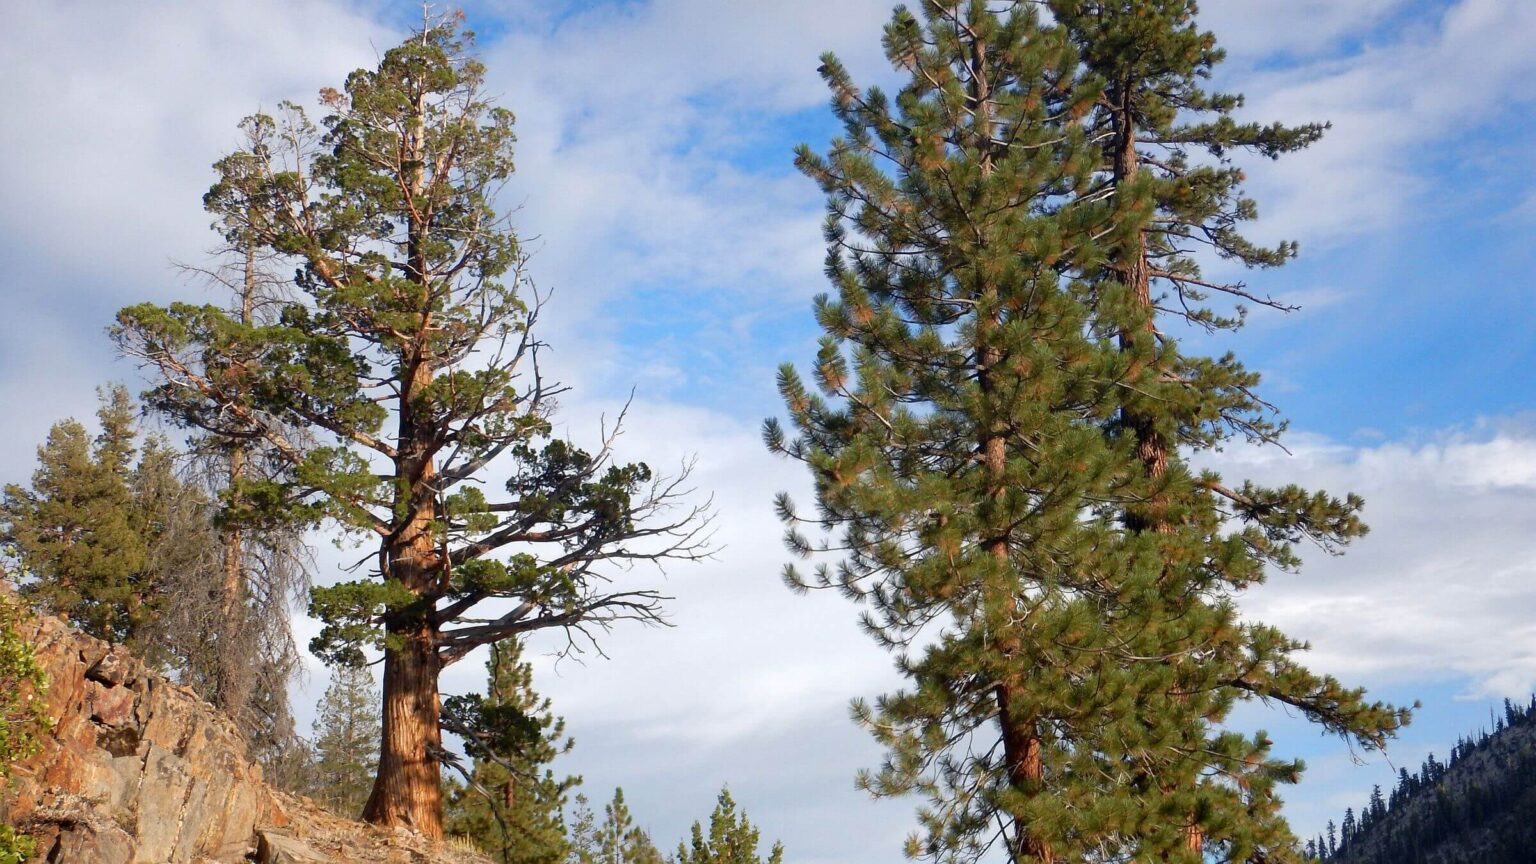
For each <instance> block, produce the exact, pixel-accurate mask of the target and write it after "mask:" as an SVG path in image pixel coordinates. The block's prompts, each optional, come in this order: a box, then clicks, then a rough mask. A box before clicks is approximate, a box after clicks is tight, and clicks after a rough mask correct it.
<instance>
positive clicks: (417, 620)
mask: <svg viewBox="0 0 1536 864" xmlns="http://www.w3.org/2000/svg"><path fill="white" fill-rule="evenodd" d="M423 38H424V39H425V34H424V35H423ZM418 86H419V87H420V89H418V90H417V91H416V93H415V94H414V100H413V101H414V103H415V104H414V112H413V114H412V115H411V118H410V122H409V125H408V128H407V130H406V135H405V140H404V141H403V142H402V143H403V146H402V158H401V162H400V166H399V169H400V172H401V176H403V177H404V178H406V185H407V190H408V193H409V194H408V196H407V199H408V200H407V201H406V202H405V206H406V209H407V211H408V212H409V214H410V215H409V217H408V219H407V226H406V257H407V259H408V260H409V262H410V268H409V272H407V278H408V280H409V281H410V282H411V283H414V286H415V288H416V290H418V291H419V292H420V294H419V295H418V296H416V297H414V298H413V299H414V300H416V302H418V303H420V304H421V305H420V315H421V321H420V322H419V325H418V327H417V330H416V334H415V340H414V344H413V345H411V346H409V347H408V348H407V349H406V350H405V352H404V354H403V356H402V357H401V360H402V369H401V378H400V383H401V384H402V385H403V386H402V388H401V393H400V416H399V425H398V429H399V433H398V437H397V443H396V451H397V454H398V455H397V456H396V458H395V476H396V477H398V478H399V479H400V480H401V481H402V485H401V486H400V487H399V489H398V491H397V495H398V496H399V498H397V502H396V503H397V505H398V506H397V508H396V512H402V511H403V512H404V514H405V516H404V518H403V520H402V521H401V522H400V523H397V524H398V526H399V527H398V528H397V530H396V531H395V532H394V533H393V535H392V536H391V538H390V539H388V540H386V541H385V547H384V553H385V559H386V567H387V572H386V573H385V574H384V575H385V576H386V577H387V578H390V579H394V580H397V581H398V582H399V583H400V584H401V585H403V586H404V587H405V588H406V589H407V590H409V591H410V592H411V593H412V594H414V595H415V596H416V597H418V598H421V602H420V603H418V604H416V608H414V609H412V610H410V611H408V612H407V611H402V612H400V613H399V614H398V615H396V616H392V619H391V620H390V621H389V623H388V624H387V625H386V629H387V631H388V634H389V636H390V637H391V638H390V642H391V643H392V644H389V645H386V646H385V650H384V711H383V715H384V716H383V720H384V726H383V733H382V740H381V742H380V747H379V771H378V776H377V777H376V778H375V780H374V784H373V792H372V793H371V794H370V795H369V796H368V806H367V807H365V808H363V819H364V820H366V821H368V822H372V823H374V824H375V825H391V826H393V825H405V826H408V827H410V828H412V829H414V830H416V831H418V832H420V833H422V834H425V835H427V836H428V837H434V838H440V837H442V836H443V784H442V769H441V768H440V767H439V760H438V757H439V754H440V753H441V752H442V746H443V733H442V727H441V725H440V718H441V715H442V703H441V701H440V700H439V698H438V691H437V683H438V682H437V679H438V673H439V672H441V671H442V659H441V657H440V655H439V654H438V638H439V634H438V630H437V625H436V624H435V623H434V622H433V621H432V617H431V616H432V614H433V612H434V608H433V607H434V605H435V604H434V603H433V602H431V598H433V597H435V596H436V594H435V593H434V592H435V591H436V590H437V588H438V582H439V580H440V579H442V578H444V577H445V576H446V574H445V573H444V572H443V568H444V566H445V562H444V560H443V557H442V556H441V555H440V554H439V550H438V549H437V548H436V547H435V540H434V532H433V525H434V522H435V520H436V518H437V485H436V484H437V471H436V467H435V465H434V462H433V453H434V452H435V445H437V444H440V443H441V442H440V441H437V440H436V439H435V436H436V435H437V434H439V433H438V432H437V431H436V430H434V428H433V425H432V421H431V418H429V417H427V418H421V419H420V421H418V418H417V416H416V414H417V404H418V400H419V399H421V398H422V394H423V393H424V392H425V391H426V389H427V388H428V387H430V386H431V384H432V380H433V376H434V373H435V369H434V366H433V362H434V359H435V358H434V357H433V355H432V353H431V347H430V344H429V341H428V340H429V335H428V334H429V333H430V332H431V330H432V326H433V322H432V317H433V316H432V297H431V295H432V287H433V286H432V278H433V277H432V273H431V271H430V267H429V261H428V258H427V252H426V249H427V246H428V241H429V240H430V238H429V236H428V234H429V233H430V230H431V229H430V222H431V220H430V218H426V217H423V216H422V215H421V214H422V213H423V212H424V208H423V207H421V206H419V205H420V204H421V202H422V199H423V195H424V190H425V188H426V187H425V182H426V173H425V170H426V169H425V164H426V161H425V160H426V155H425V153H426V150H425V148H426V133H425V129H426V112H427V108H426V90H425V87H424V85H418Z"/></svg>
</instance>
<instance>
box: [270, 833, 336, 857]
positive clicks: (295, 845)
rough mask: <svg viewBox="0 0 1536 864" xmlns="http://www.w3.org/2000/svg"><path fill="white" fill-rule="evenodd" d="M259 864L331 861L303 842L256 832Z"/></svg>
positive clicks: (280, 835) (292, 838)
mask: <svg viewBox="0 0 1536 864" xmlns="http://www.w3.org/2000/svg"><path fill="white" fill-rule="evenodd" d="M256 838H257V840H256V860H257V861H258V862H259V864H326V862H328V861H330V860H331V859H330V858H328V857H327V856H325V855H321V854H320V853H319V852H316V851H315V850H313V849H311V848H309V845H308V844H306V843H305V842H304V841H303V840H300V839H299V838H297V837H289V836H288V835H286V834H278V833H276V832H274V831H258V832H256Z"/></svg>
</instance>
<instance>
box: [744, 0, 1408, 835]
mask: <svg viewBox="0 0 1536 864" xmlns="http://www.w3.org/2000/svg"><path fill="white" fill-rule="evenodd" d="M1129 6H1132V7H1134V6H1135V4H1129ZM1129 14H1134V10H1132V12H1131V13H1129ZM1058 20H1060V19H1058ZM1076 36H1077V33H1076V32H1075V31H1074V30H1072V29H1071V28H1070V27H1068V26H1063V25H1061V24H1051V25H1046V24H1042V23H1041V22H1040V20H1039V19H1038V18H1037V17H1036V14H1035V7H1034V6H1032V5H1031V4H1008V7H1007V9H1005V10H1003V11H995V10H993V9H992V8H990V7H989V6H988V4H986V3H985V2H981V0H970V2H927V3H925V4H924V5H923V15H922V16H921V18H920V17H918V16H915V15H913V14H911V13H909V12H906V11H905V10H898V12H897V13H896V15H895V16H894V18H893V19H892V22H891V23H890V24H889V25H888V26H887V28H886V34H885V48H886V53H887V56H888V57H889V58H890V60H891V61H892V63H893V65H895V66H896V67H897V68H898V69H899V70H901V71H903V72H905V73H907V74H908V76H909V78H908V80H907V82H906V83H905V84H904V86H903V87H902V90H901V92H900V93H899V94H897V95H896V97H895V98H894V99H890V98H888V97H886V96H885V95H884V94H883V93H881V92H879V91H878V90H871V91H869V92H868V93H863V92H861V91H860V90H859V89H857V88H856V87H855V86H854V85H853V84H852V83H851V81H850V80H849V79H848V77H847V75H846V73H845V72H844V71H843V70H842V68H841V67H840V66H839V65H838V64H837V62H836V60H835V59H834V58H830V57H829V58H827V59H826V61H825V63H824V65H823V67H822V68H823V72H824V74H825V76H826V78H827V79H828V82H829V84H830V86H831V88H832V90H833V107H834V111H835V112H836V113H837V114H838V115H839V117H840V118H841V119H842V120H843V123H844V126H845V128H846V137H844V138H841V139H839V140H837V141H835V142H834V143H833V146H832V150H831V152H830V153H829V154H828V155H827V156H826V157H819V156H816V155H814V154H813V153H811V152H810V151H808V150H802V151H801V153H800V155H799V164H800V166H801V168H802V170H803V171H804V172H805V173H807V174H808V175H809V176H811V177H812V178H813V179H815V180H816V181H817V182H818V184H819V185H820V186H821V187H822V188H823V190H824V191H825V192H826V193H827V194H828V197H829V219H828V226H827V237H828V240H829V246H830V249H829V255H828V273H829V276H830V277H831V280H832V282H833V284H834V287H835V290H836V297H835V298H834V297H823V298H821V299H819V300H818V303H817V316H818V320H819V321H820V323H821V325H822V327H823V329H824V330H825V331H826V332H827V335H826V336H825V337H824V339H823V342H822V348H821V351H820V353H819V356H818V361H817V365H816V367H815V370H814V373H815V384H816V390H817V391H819V392H813V391H812V390H811V389H809V388H808V387H807V386H806V385H805V384H804V383H802V381H801V380H800V378H799V376H798V375H797V374H796V373H795V371H794V370H793V369H792V368H786V369H784V370H783V372H782V373H781V379H780V386H781V390H782V392H783V395H784V398H785V401H786V404H787V406H788V409H789V413H790V417H791V420H792V421H793V423H794V426H795V428H796V432H797V433H798V434H797V435H795V436H794V437H789V436H787V435H786V434H785V433H784V432H783V431H782V430H781V429H779V428H778V426H777V424H775V423H773V422H770V423H769V425H768V427H767V429H766V438H767V440H768V443H769V446H770V447H771V448H773V449H775V450H778V451H780V452H784V453H786V454H788V455H790V456H792V457H794V458H796V459H800V460H802V461H804V462H806V463H807V464H808V465H809V467H810V468H811V471H812V475H813V478H814V480H815V483H816V492H817V505H818V509H817V513H816V514H815V516H813V517H804V518H803V517H801V516H800V515H799V514H798V513H797V512H796V511H795V509H794V508H793V506H792V505H791V503H790V502H788V501H787V500H781V512H782V515H783V517H784V518H785V519H786V521H787V522H789V523H790V525H791V533H790V538H789V539H790V543H791V546H792V548H794V549H795V550H796V551H798V552H801V553H804V554H812V553H815V552H817V551H827V552H830V551H837V552H841V553H843V559H842V561H841V562H839V563H837V564H836V565H833V566H828V565H823V566H821V567H819V568H818V569H817V571H816V573H815V575H814V576H812V577H810V578H809V579H805V578H803V577H801V576H800V575H799V574H798V573H795V572H794V571H791V573H790V580H791V583H792V584H794V585H796V586H798V587H807V586H822V587H836V588H839V589H841V590H842V591H844V592H845V593H847V594H848V595H850V596H852V597H854V598H855V599H857V600H860V601H863V602H865V603H867V604H868V605H869V607H870V608H869V611H868V612H867V613H866V615H865V622H866V625H867V626H868V627H869V629H870V630H871V631H872V632H873V633H874V634H875V635H876V637H877V638H878V639H880V640H881V641H882V642H883V643H884V644H886V645H887V646H889V647H891V648H892V649H895V650H897V651H899V652H900V660H899V666H900V668H901V669H902V671H903V672H904V673H905V674H906V675H907V676H908V678H909V679H910V680H911V682H912V685H913V686H912V689H911V690H909V691H906V692H902V693H897V694H893V695H889V696H886V697H883V698H882V699H881V700H880V701H879V702H878V703H876V705H874V706H862V705H861V706H860V707H859V716H860V718H861V719H862V720H863V721H864V722H865V723H866V724H867V725H868V726H869V727H870V728H871V730H872V731H873V732H874V734H875V735H876V736H877V738H879V739H880V740H882V741H883V742H884V743H885V744H886V745H887V748H888V756H887V759H886V761H885V763H884V765H883V766H882V768H881V770H880V771H878V772H876V773H874V774H872V775H869V776H867V777H866V778H865V784H866V785H867V786H868V788H870V789H871V790H872V791H874V792H875V793H876V794H882V795H886V794H899V793H904V792H909V791H919V792H922V793H923V794H924V795H925V796H926V797H927V798H928V799H929V805H928V806H927V808H925V810H924V811H923V813H922V815H921V824H922V827H923V829H924V830H923V833H922V834H921V835H919V836H916V837H914V839H913V842H912V844H911V846H910V848H909V853H911V854H913V855H921V856H927V857H932V858H935V859H936V860H941V861H973V860H978V859H980V858H982V857H984V856H986V855H987V854H989V852H990V851H991V850H992V849H994V848H995V847H996V846H997V845H998V844H1002V845H1003V847H1004V851H1005V853H1006V856H1007V857H1008V858H1009V860H1013V861H1019V862H1025V861H1028V862H1050V861H1072V860H1122V859H1134V860H1168V861H1183V862H1198V861H1200V860H1201V858H1202V854H1203V849H1204V844H1205V843H1206V839H1207V837H1210V838H1211V839H1212V840H1213V841H1214V843H1215V844H1216V845H1217V846H1219V849H1220V851H1221V852H1222V854H1223V855H1224V856H1226V857H1228V858H1230V859H1231V860H1250V859H1256V858H1261V857H1262V858H1266V859H1267V860H1284V857H1285V856H1286V855H1288V854H1292V853H1293V839H1292V838H1291V837H1290V835H1289V832H1288V831H1287V830H1286V828H1285V826H1284V823H1283V820H1280V819H1279V815H1278V799H1276V798H1275V797H1274V795H1273V788H1274V785H1275V783H1276V782H1278V781H1284V780H1289V779H1292V778H1294V776H1295V775H1296V773H1297V771H1298V770H1299V768H1300V766H1299V764H1298V763H1294V762H1285V761H1279V760H1272V759H1270V758H1269V757H1268V755H1267V753H1268V746H1269V744H1268V741H1267V739H1266V738H1265V737H1264V736H1263V735H1262V733H1260V734H1257V735H1254V736H1253V737H1251V738H1247V737H1244V736H1241V735H1238V734H1235V733H1231V732H1227V731H1223V730H1221V729H1220V728H1219V723H1220V721H1221V720H1222V719H1223V718H1224V717H1225V716H1226V715H1227V713H1228V711H1230V708H1231V706H1232V704H1233V702H1234V701H1235V700H1236V699H1239V698H1247V697H1251V696H1260V697H1263V698H1270V699H1275V700H1279V701H1282V702H1285V703H1287V704H1292V705H1296V706H1298V707H1300V708H1302V710H1304V711H1305V712H1307V713H1308V714H1309V715H1311V716H1313V717H1314V718H1315V719H1318V720H1320V721H1322V722H1323V723H1324V724H1325V725H1326V726H1327V728H1329V729H1330V730H1331V731H1335V732H1339V733H1341V734H1346V735H1350V736H1353V737H1355V738H1356V740H1358V741H1360V742H1361V743H1363V744H1365V745H1366V746H1379V745H1380V744H1381V743H1382V742H1383V741H1384V740H1385V738H1386V737H1388V736H1390V734H1391V733H1392V732H1393V731H1394V730H1395V729H1396V727H1397V725H1399V724H1400V723H1401V722H1403V720H1404V719H1406V718H1405V715H1404V713H1403V712H1400V711H1398V710H1397V709H1393V708H1391V707H1390V706H1384V705H1380V704H1373V703H1367V702H1364V701H1363V699H1362V697H1361V694H1360V693H1359V692H1358V691H1351V690H1345V689H1343V688H1342V687H1340V686H1339V685H1338V684H1337V682H1335V681H1333V680H1332V679H1328V678H1319V677H1317V676H1313V675H1311V674H1310V673H1308V672H1306V670H1304V669H1302V668H1300V667H1299V666H1297V665H1295V663H1294V662H1293V661H1292V659H1291V655H1292V653H1294V651H1295V650H1297V649H1298V648H1300V647H1302V646H1300V645H1298V644H1297V643H1295V642H1294V641H1293V640H1289V639H1287V638H1286V637H1284V636H1283V634H1280V633H1278V632H1277V631H1274V630H1272V629H1269V628H1265V627H1262V626H1259V625H1251V624H1244V623H1242V622H1240V621H1238V620H1237V619H1236V615H1235V611H1234V606H1233V603H1232V597H1233V596H1234V595H1235V593H1236V592H1238V591H1240V590H1241V589H1242V588H1243V587H1245V586H1246V585H1248V584H1251V583H1252V582H1254V581H1256V580H1258V579H1260V578H1262V576H1263V572H1264V567H1265V565H1266V564H1270V563H1276V564H1281V565H1291V564H1293V563H1294V557H1293V555H1292V553H1291V551H1290V547H1291V544H1293V543H1294V542H1296V541H1298V540H1300V539H1302V538H1309V539H1315V540H1318V541H1319V542H1323V543H1325V544H1327V543H1332V544H1337V543H1342V542H1344V541H1347V540H1348V539H1349V538H1350V537H1352V536H1354V535H1355V534H1357V533H1358V530H1359V526H1358V520H1356V519H1355V518H1354V510H1355V509H1356V508H1357V507H1358V502H1356V501H1355V500H1354V499H1348V500H1345V501H1339V500H1336V499H1332V498H1330V497H1328V496H1323V495H1309V494H1307V493H1303V492H1301V491H1300V490H1293V489H1286V490H1279V491H1274V492H1271V491H1267V490H1257V489H1253V488H1251V487H1249V488H1245V489H1244V490H1242V491H1241V492H1238V493H1234V494H1237V495H1246V496H1248V497H1249V499H1250V500H1252V501H1254V502H1258V503H1256V504H1255V506H1254V508H1253V510H1252V511H1251V512H1250V513H1244V514H1240V515H1241V516H1242V517H1244V518H1245V519H1246V521H1247V524H1246V525H1239V528H1238V530H1236V531H1235V532H1229V531H1225V530H1223V529H1224V522H1223V520H1224V517H1225V513H1224V511H1222V510H1221V509H1220V508H1219V507H1218V503H1217V499H1216V497H1215V496H1216V495H1217V494H1218V489H1217V488H1215V487H1219V482H1217V481H1216V480H1215V479H1214V478H1211V477H1209V476H1202V477H1200V478H1195V477H1192V476H1191V474H1190V472H1189V471H1188V470H1187V468H1186V467H1185V466H1184V464H1183V463H1182V462H1181V461H1180V459H1179V454H1178V453H1176V452H1174V451H1171V450H1168V449H1167V448H1166V447H1165V448H1164V449H1163V451H1162V453H1161V455H1160V456H1159V459H1160V460H1161V462H1162V466H1161V467H1160V468H1159V469H1158V470H1156V471H1154V470H1151V469H1150V467H1149V464H1148V459H1147V458H1146V453H1147V448H1146V445H1147V442H1148V441H1149V440H1151V439H1150V437H1149V436H1148V435H1145V434H1142V432H1141V431H1139V429H1140V427H1142V426H1146V424H1148V423H1151V424H1152V426H1151V427H1148V428H1151V429H1152V430H1153V431H1155V432H1157V433H1159V434H1161V435H1163V436H1165V438H1166V439H1167V440H1178V441H1180V443H1184V441H1183V439H1179V438H1176V437H1174V432H1173V430H1174V429H1175V428H1179V429H1183V428H1184V427H1180V426H1179V425H1178V423H1177V422H1176V421H1174V420H1170V419H1166V418H1165V417H1164V416H1163V415H1161V414H1155V413H1154V411H1155V410H1157V409H1156V408H1155V406H1154V405H1149V404H1148V403H1149V402H1156V401H1157V400H1155V399H1150V398H1146V399H1144V398H1143V394H1144V393H1145V391H1146V389H1147V386H1148V385H1149V384H1155V385H1156V386H1157V388H1158V393H1157V395H1158V397H1159V398H1161V399H1166V400H1171V402H1172V405H1171V406H1170V407H1168V408H1166V409H1162V410H1164V411H1190V410H1192V409H1190V408H1189V406H1190V405H1191V404H1193V405H1196V406H1198V408H1197V409H1193V411H1194V413H1193V419H1192V421H1190V423H1189V424H1188V426H1189V427H1190V428H1193V429H1194V430H1195V431H1196V432H1198V433H1200V434H1205V435H1207V436H1215V435H1217V431H1215V430H1213V427H1214V426H1216V425H1217V424H1218V423H1220V422H1222V421H1223V418H1224V417H1232V416H1238V415H1240V414H1242V409H1244V408H1245V407H1246V403H1239V404H1237V406H1236V408H1234V409H1233V410H1232V411H1229V412H1228V413H1227V414H1225V415H1223V414H1221V413H1220V412H1219V411H1218V413H1217V414H1216V416H1212V415H1211V414H1210V413H1209V410H1208V409H1210V408H1211V405H1212V404H1213V403H1214V404H1216V405H1217V406H1218V407H1220V406H1222V405H1226V404H1228V402H1224V401H1223V400H1224V399H1227V397H1228V396H1229V395H1230V394H1231V393H1232V392H1236V393H1238V394H1239V395H1243V394H1246V392H1247V391H1246V389H1244V388H1246V387H1248V386H1250V385H1251V377H1249V376H1247V373H1245V372H1242V370H1241V369H1240V367H1236V366H1235V365H1234V364H1233V362H1232V361H1229V360H1223V361H1204V360H1190V361H1187V362H1183V363H1180V364H1178V365H1176V366H1160V365H1158V363H1157V362H1155V357H1157V356H1170V357H1173V356H1177V353H1176V348H1175V347H1174V346H1173V345H1172V343H1171V340H1170V339H1168V338H1166V337H1165V336H1164V337H1161V338H1157V339H1143V338H1140V336H1139V335H1138V334H1140V333H1142V332H1143V331H1145V330H1146V328H1147V323H1148V321H1149V319H1150V317H1151V316H1152V315H1153V314H1154V311H1155V310H1154V309H1153V308H1152V307H1151V306H1149V304H1147V303H1146V302H1144V301H1143V300H1142V299H1141V298H1140V297H1139V296H1138V294H1137V292H1136V290H1135V288H1134V286H1129V287H1128V286H1127V285H1126V284H1125V283H1124V282H1123V281H1119V280H1116V279H1111V278H1105V277H1104V274H1105V273H1113V272H1118V271H1116V270H1115V269H1114V267H1113V265H1114V264H1115V262H1116V261H1118V260H1120V259H1119V258H1118V257H1117V256H1119V255H1121V254H1123V250H1124V249H1125V248H1126V247H1127V246H1128V245H1129V244H1130V243H1131V242H1132V238H1134V237H1135V236H1136V235H1137V233H1138V232H1139V231H1140V230H1141V228H1142V226H1143V224H1144V223H1145V220H1146V219H1147V213H1148V212H1149V210H1150V209H1151V208H1150V207H1149V205H1148V203H1147V202H1146V201H1145V200H1144V199H1143V198H1142V197H1140V196H1139V195H1132V194H1129V193H1127V192H1125V191H1124V190H1122V189H1120V188H1117V187H1116V186H1115V185H1113V184H1112V183H1106V182H1105V178H1104V176H1103V174H1104V172H1103V170H1102V165H1103V164H1104V163H1103V154H1104V150H1103V148H1102V147H1101V146H1099V145H1098V144H1097V142H1098V141H1100V140H1101V139H1102V137H1103V136H1102V135H1101V134H1100V130H1098V129H1097V128H1096V126H1095V124H1096V122H1097V118H1098V113H1097V112H1098V110H1099V106H1100V105H1101V104H1102V101H1103V100H1104V98H1105V93H1106V92H1108V91H1107V90H1106V89H1105V87H1104V85H1103V82H1102V81H1101V79H1100V78H1099V77H1098V76H1096V75H1095V74H1093V72H1092V70H1091V69H1090V68H1087V67H1085V66H1083V65H1082V64H1080V62H1079V60H1078V56H1077V49H1078V47H1079V45H1078V44H1077V43H1078V42H1079V40H1078V39H1077V38H1076ZM1128 334H1129V335H1128ZM1170 368H1171V369H1178V370H1182V371H1188V372H1189V376H1188V377H1187V379H1180V380H1166V381H1165V380H1162V377H1161V376H1163V374H1164V373H1165V372H1166V371H1167V370H1168V369H1170ZM1190 370H1193V371H1190ZM1200 373H1204V375H1205V377H1204V378H1201V377H1198V376H1199V374H1200ZM1228 401H1230V400H1228ZM1249 428H1250V429H1253V430H1260V429H1262V428H1263V427H1260V426H1258V425H1257V423H1256V422H1253V423H1250V427H1249ZM1153 443H1157V442H1153ZM1160 446H1161V445H1160ZM1223 500H1224V499H1223ZM1266 504H1267V505H1268V506H1283V507H1288V509H1287V511H1286V513H1287V515H1286V516H1283V517H1280V516H1276V517H1274V518H1269V517H1270V511H1268V510H1266V509H1265V506H1266ZM805 524H811V525H819V526H820V527H822V528H824V529H826V530H828V531H834V532H837V536H836V538H835V540H833V541H830V542H828V543H818V542H815V541H813V540H812V539H810V538H808V537H806V536H804V535H803V533H802V532H801V530H799V529H800V527H801V526H802V525H805ZM1213 848H1215V847H1213Z"/></svg>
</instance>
